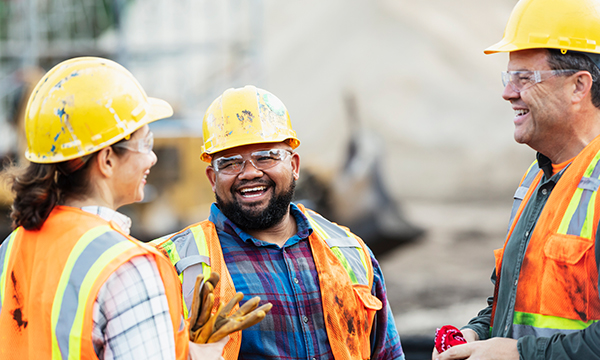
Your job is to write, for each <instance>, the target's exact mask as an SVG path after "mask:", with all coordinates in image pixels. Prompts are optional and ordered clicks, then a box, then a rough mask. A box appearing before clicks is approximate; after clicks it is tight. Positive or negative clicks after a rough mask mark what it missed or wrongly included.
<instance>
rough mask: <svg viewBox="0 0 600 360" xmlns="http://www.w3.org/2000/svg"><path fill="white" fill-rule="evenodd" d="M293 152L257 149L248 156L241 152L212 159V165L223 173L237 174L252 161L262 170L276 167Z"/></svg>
mask: <svg viewBox="0 0 600 360" xmlns="http://www.w3.org/2000/svg"><path fill="white" fill-rule="evenodd" d="M291 154H292V152H291V151H289V150H285V149H270V150H260V151H255V152H253V153H251V154H250V156H249V157H246V158H244V156H242V155H239V154H236V155H229V156H222V157H220V158H217V159H214V160H213V161H212V167H213V169H215V171H216V172H218V173H221V174H226V175H237V174H239V173H241V172H242V170H243V169H244V166H245V165H246V161H250V163H251V164H252V165H253V166H254V167H255V168H257V169H258V170H261V171H262V170H267V169H270V168H272V167H274V166H275V165H277V164H279V163H280V162H281V161H284V160H285V159H287V158H288V157H289V156H290V155H291Z"/></svg>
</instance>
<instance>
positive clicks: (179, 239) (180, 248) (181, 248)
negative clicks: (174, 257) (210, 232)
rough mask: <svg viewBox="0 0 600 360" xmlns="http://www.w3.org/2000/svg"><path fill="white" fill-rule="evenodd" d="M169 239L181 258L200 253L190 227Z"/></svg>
mask: <svg viewBox="0 0 600 360" xmlns="http://www.w3.org/2000/svg"><path fill="white" fill-rule="evenodd" d="M171 241H172V242H173V243H174V244H175V248H176V249H177V253H178V254H179V257H180V258H181V259H183V258H185V257H188V256H193V255H200V251H199V250H198V246H196V241H195V240H194V234H193V233H192V230H191V229H187V230H186V231H184V232H182V233H179V234H177V235H175V236H173V237H172V238H171Z"/></svg>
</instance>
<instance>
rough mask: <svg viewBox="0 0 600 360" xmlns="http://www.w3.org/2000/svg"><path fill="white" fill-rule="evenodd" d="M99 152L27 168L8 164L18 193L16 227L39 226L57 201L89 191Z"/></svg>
mask: <svg viewBox="0 0 600 360" xmlns="http://www.w3.org/2000/svg"><path fill="white" fill-rule="evenodd" d="M112 149H113V151H114V152H115V154H116V155H117V156H122V155H123V154H124V153H125V152H126V151H127V150H126V149H123V148H119V147H112ZM97 155H98V152H95V153H93V154H91V155H87V156H84V157H82V158H78V159H75V160H70V161H65V162H60V163H55V164H37V163H30V164H29V165H28V166H27V167H25V168H20V167H17V166H15V165H13V166H11V167H9V168H8V169H7V170H6V173H5V176H6V179H7V180H8V182H9V186H10V188H11V190H12V192H13V193H14V194H15V198H14V200H13V204H12V209H11V210H12V211H11V214H10V217H11V219H12V226H13V228H17V227H19V226H22V227H24V228H25V229H27V230H35V229H39V228H40V227H41V226H42V224H43V223H44V221H46V218H48V215H50V212H51V211H52V209H54V207H55V206H56V205H59V204H63V203H64V202H65V200H66V199H69V198H75V199H77V198H81V197H84V196H85V195H86V194H88V193H89V191H90V182H89V168H90V165H89V164H91V163H92V162H93V160H94V159H95V158H96V156H97Z"/></svg>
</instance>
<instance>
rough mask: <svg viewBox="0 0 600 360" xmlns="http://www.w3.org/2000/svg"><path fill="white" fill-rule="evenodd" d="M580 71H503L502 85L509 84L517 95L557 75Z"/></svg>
mask: <svg viewBox="0 0 600 360" xmlns="http://www.w3.org/2000/svg"><path fill="white" fill-rule="evenodd" d="M578 71H581V70H573V69H566V70H534V71H503V72H502V85H504V87H506V85H508V84H510V87H511V88H512V89H513V90H514V91H515V92H517V93H520V92H521V91H523V90H526V89H528V88H530V87H532V86H533V85H535V84H537V83H541V82H542V81H545V80H548V79H550V78H551V77H553V76H557V75H564V74H567V75H572V74H574V73H576V72H578Z"/></svg>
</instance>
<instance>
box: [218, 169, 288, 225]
mask: <svg viewBox="0 0 600 360" xmlns="http://www.w3.org/2000/svg"><path fill="white" fill-rule="evenodd" d="M269 185H271V188H272V189H273V194H274V196H273V197H272V198H271V200H269V204H268V205H267V208H266V209H264V210H263V211H256V210H248V211H244V210H243V209H242V206H241V205H240V203H239V202H238V200H237V198H236V196H235V193H234V192H233V191H232V195H233V199H234V200H233V201H232V202H230V203H226V202H224V201H223V199H221V198H220V197H219V195H217V194H216V193H215V197H216V199H217V206H218V207H219V209H221V212H222V213H223V215H225V216H226V217H227V218H228V219H229V220H231V222H233V223H234V224H235V225H237V226H238V227H239V228H240V229H242V230H266V229H269V228H271V227H273V226H275V225H277V224H278V223H279V222H281V220H282V219H283V217H284V216H285V215H286V214H287V212H288V209H289V207H290V202H292V199H293V197H294V190H295V189H296V180H295V179H294V178H292V181H291V182H290V184H289V186H288V188H287V190H286V191H284V192H283V193H282V194H277V193H276V192H275V191H276V188H275V183H273V182H272V181H271V183H270V184H269Z"/></svg>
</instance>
